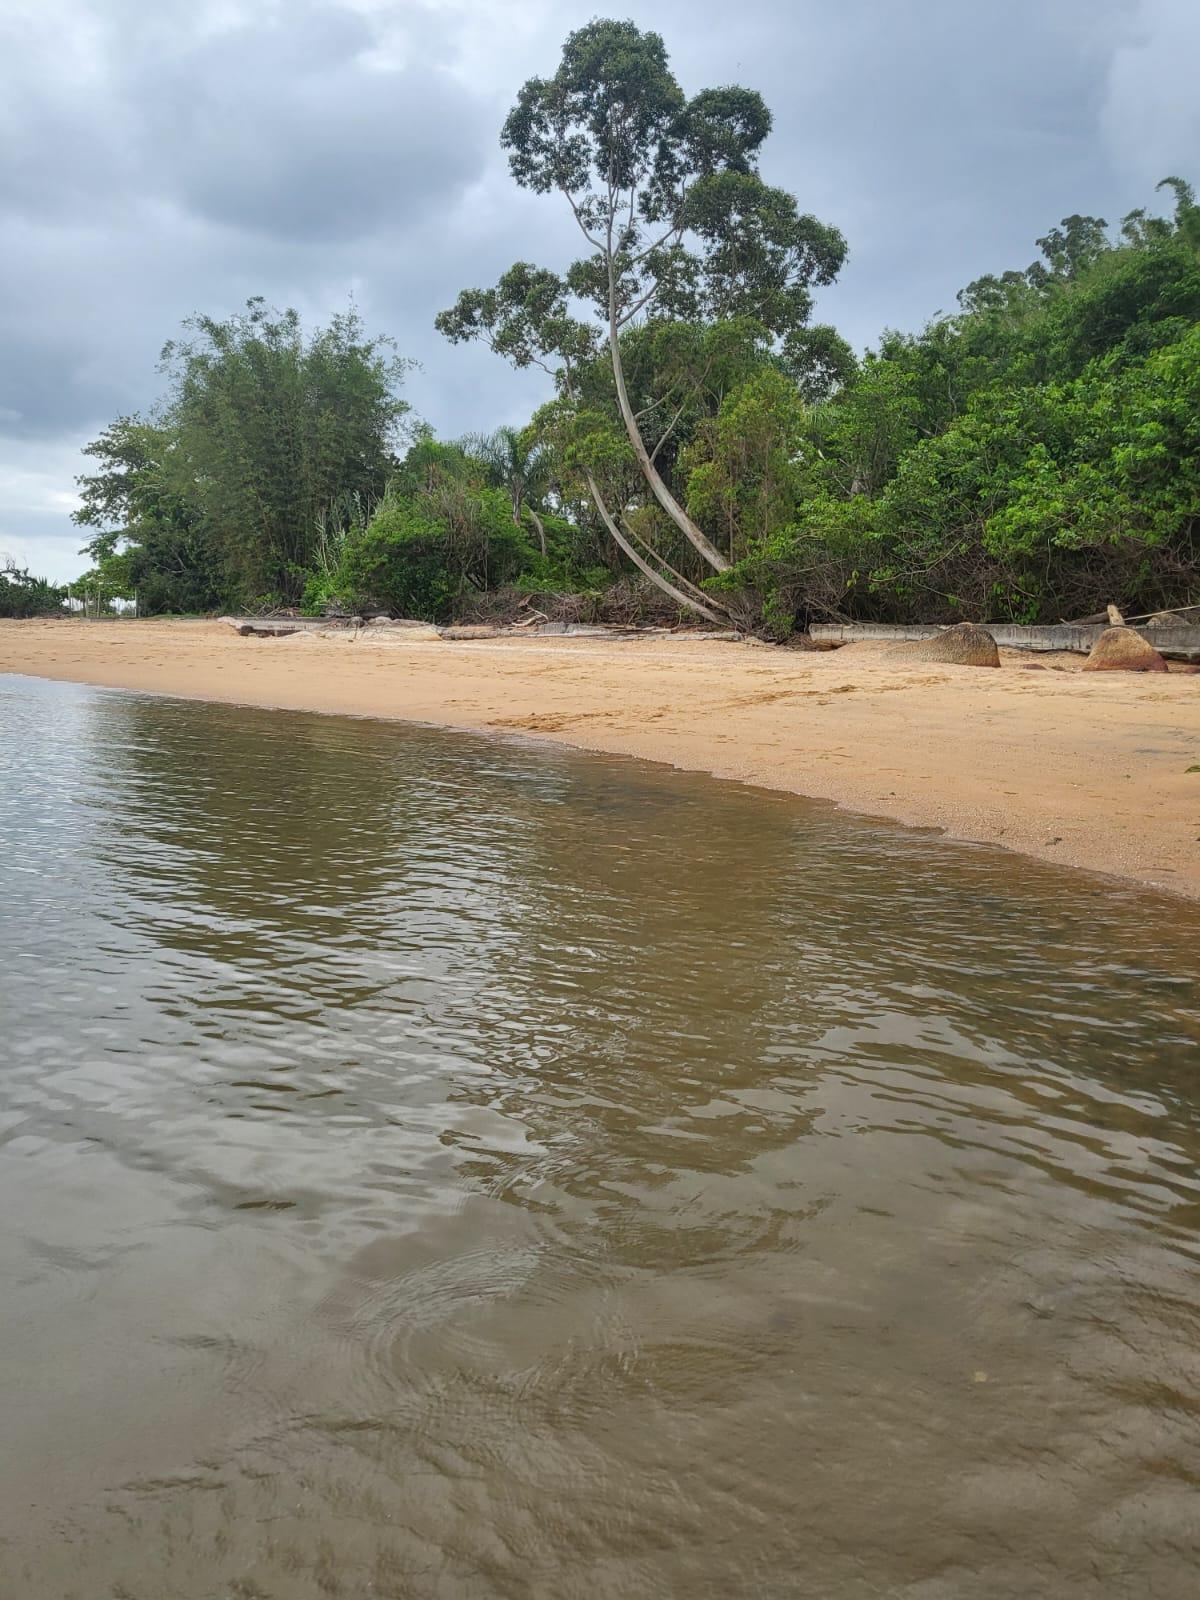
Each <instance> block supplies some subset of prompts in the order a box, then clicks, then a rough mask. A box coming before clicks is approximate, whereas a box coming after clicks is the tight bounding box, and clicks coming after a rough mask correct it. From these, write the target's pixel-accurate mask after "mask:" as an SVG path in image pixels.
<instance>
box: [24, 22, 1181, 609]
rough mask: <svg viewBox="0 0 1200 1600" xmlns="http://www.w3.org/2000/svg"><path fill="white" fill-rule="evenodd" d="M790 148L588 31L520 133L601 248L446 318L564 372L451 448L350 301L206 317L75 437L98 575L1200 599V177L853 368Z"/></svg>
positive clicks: (666, 66) (197, 594) (785, 596)
mask: <svg viewBox="0 0 1200 1600" xmlns="http://www.w3.org/2000/svg"><path fill="white" fill-rule="evenodd" d="M770 128H771V116H770V112H769V110H768V108H767V107H766V106H765V105H764V103H763V101H762V99H761V98H760V97H759V96H758V95H757V94H756V93H754V92H753V91H751V90H745V89H740V88H730V87H722V88H715V89H707V90H701V91H700V92H698V93H696V94H694V95H693V96H691V97H690V98H689V97H688V96H687V95H685V93H684V91H683V90H682V88H681V87H680V85H679V84H678V82H677V81H676V79H675V77H674V75H673V73H672V71H671V68H670V63H669V60H668V57H667V53H666V49H665V46H664V44H663V41H662V40H661V38H659V36H658V35H656V34H654V33H650V32H642V31H639V30H638V29H637V28H636V27H635V26H634V25H633V24H632V23H624V22H611V21H600V22H594V23H591V24H589V25H588V26H587V27H585V28H582V29H580V30H578V31H577V32H576V33H573V34H572V35H571V36H570V37H569V38H568V40H567V41H566V44H565V46H564V49H563V54H562V59H561V62H560V64H559V66H558V68H557V70H556V72H555V74H554V76H552V77H550V78H545V79H539V78H535V79H531V80H530V81H529V82H528V83H526V84H525V86H524V87H523V88H522V89H521V91H520V94H519V96H518V99H517V102H516V104H515V106H514V107H513V110H512V111H511V113H510V115H509V117H508V119H507V121H506V123H505V125H504V129H503V133H502V135H501V140H502V144H503V146H504V148H505V150H506V152H507V154H508V158H509V165H510V169H511V172H512V176H513V179H514V181H515V182H516V183H517V184H518V185H520V186H522V187H524V188H526V189H528V190H530V191H532V192H533V193H534V194H537V195H540V196H542V197H543V203H544V204H545V205H546V206H552V205H557V206H560V207H562V208H564V210H565V211H566V212H567V214H568V215H569V216H573V219H574V223H575V224H576V225H577V230H578V236H579V240H580V252H581V253H580V255H579V257H578V259H576V260H574V261H571V262H565V263H560V264H558V265H557V266H545V265H541V264H536V263H530V262H518V263H516V264H514V265H513V266H512V267H511V268H510V269H509V270H508V271H507V272H506V273H504V275H503V276H502V277H501V278H500V279H499V281H498V282H497V283H496V284H495V285H493V286H490V287H485V288H467V289H464V290H463V292H462V293H461V294H460V295H459V297H458V299H457V300H456V302H455V303H454V304H453V305H452V306H450V307H448V308H447V309H446V310H445V311H443V312H442V313H441V315H440V316H439V317H438V318H437V326H438V328H439V329H440V330H441V332H442V333H443V334H444V335H445V336H446V339H447V341H448V344H449V345H453V344H457V343H461V342H464V341H478V342H480V343H482V344H483V345H485V346H486V347H487V348H489V349H490V350H492V351H493V352H494V353H495V355H496V356H497V358H499V359H502V360H506V361H508V362H510V363H512V364H513V365H515V366H517V367H537V368H540V369H542V370H544V371H545V372H546V374H547V383H548V391H549V392H550V394H551V398H549V399H548V401H547V402H546V404H544V405H543V406H542V407H541V408H540V409H539V410H538V411H537V412H536V413H535V414H534V415H533V416H532V417H530V418H529V419H528V420H527V421H526V422H525V424H524V425H523V426H517V427H512V426H504V427H497V428H496V429H495V431H494V432H492V433H490V434H488V435H477V436H471V437H464V438H457V439H439V438H436V437H434V435H433V434H432V432H431V431H430V430H429V429H428V428H427V427H425V426H424V425H423V424H422V423H421V422H420V420H419V419H418V418H417V417H415V416H414V414H413V413H412V411H411V410H410V408H409V406H408V405H407V404H406V402H405V400H404V397H403V388H404V379H405V374H406V371H407V363H406V362H405V360H404V359H403V357H402V356H401V355H400V354H399V353H398V352H397V351H396V349H395V348H394V346H393V344H392V343H391V341H390V340H389V339H388V338H387V337H386V336H385V335H384V334H378V333H370V332H368V330H367V329H366V328H365V327H364V326H363V323H362V320H361V318H360V317H359V315H358V314H357V313H356V312H355V311H354V310H353V309H350V310H348V311H346V312H345V313H343V314H342V315H340V316H337V317H335V318H334V319H333V320H332V321H331V322H330V323H329V325H328V326H327V327H324V328H318V329H316V330H314V331H306V330H305V329H304V328H303V327H302V326H301V323H300V319H299V317H298V316H297V314H296V313H295V312H293V311H282V312H277V311H275V310H273V309H271V307H270V306H269V305H268V304H267V302H266V301H265V300H261V299H256V300H253V301H251V302H250V303H249V304H248V305H247V306H246V308H245V310H244V311H242V312H241V313H239V314H237V315H235V316H232V317H228V318H225V319H223V320H222V319H214V318H210V317H204V316H199V317H195V318H193V319H191V320H190V321H189V322H188V323H187V324H186V325H185V327H184V329H183V332H182V335H181V336H180V337H179V338H177V339H176V340H174V341H172V342H171V343H170V344H168V345H167V347H166V349H165V350H164V352H163V362H162V373H163V394H162V397H161V400H160V402H159V404H158V405H157V406H156V407H155V408H154V409H153V410H152V411H150V412H148V413H147V414H145V415H134V416H123V417H119V418H117V419H116V420H115V421H114V422H113V423H112V424H111V425H110V426H109V427H108V428H106V429H105V430H104V432H103V433H102V434H101V435H100V437H99V438H98V439H96V440H95V441H94V442H93V443H92V444H90V445H89V446H88V447H87V454H88V456H89V457H90V460H91V467H90V470H89V471H88V472H87V473H86V474H85V475H84V476H83V477H82V478H81V479H80V484H79V489H80V496H81V504H80V509H79V510H78V512H77V513H76V520H77V522H78V523H79V524H80V526H81V527H82V528H83V529H85V530H86V533H87V536H88V538H89V542H88V544H87V546H86V553H87V555H88V556H89V558H90V560H91V562H92V568H91V571H90V572H89V574H88V575H87V580H86V581H87V582H88V583H90V584H91V585H92V586H93V587H94V588H95V589H96V590H97V591H99V592H103V593H105V594H108V595H122V596H131V597H132V596H135V595H136V598H137V601H138V606H139V610H140V612H141V614H143V615H149V614H160V613H171V612H179V613H210V612H215V611H240V612H263V611H269V610H272V609H279V608H291V607H294V608H299V609H301V610H303V611H305V612H307V613H310V614H319V613H321V612H323V611H334V612H362V611H375V612H388V613H391V614H394V615H405V616H411V617H420V618H425V619H429V620H434V621H445V620H449V619H451V618H480V617H487V618H495V619H503V618H504V617H515V616H516V615H518V613H519V612H520V611H521V609H522V608H523V607H528V606H530V605H534V606H536V607H537V608H538V609H540V610H541V611H543V612H545V613H546V614H547V615H549V616H556V617H562V618H572V619H573V618H581V619H588V620H614V621H622V622H635V621H639V620H646V619H651V618H653V619H658V620H663V619H666V620H671V621H686V620H693V621H704V622H706V623H709V624H713V623H715V624H718V625H720V626H724V627H728V626H731V625H732V626H736V627H738V628H742V629H747V630H753V631H755V632H758V633H760V634H761V635H763V636H765V637H768V638H775V639H781V640H782V639H786V638H788V637H789V636H791V635H793V634H796V633H802V632H803V631H804V630H805V628H806V627H807V626H808V625H809V624H810V623H812V622H814V621H821V620H854V619H861V620H873V621H884V622H889V621H892V622H905V621H925V622H942V621H947V622H949V621H957V620H961V619H970V620H974V621H989V620H990V621H1017V622H1039V621H1058V620H1060V619H1070V618H1074V617H1080V616H1083V615H1086V614H1089V613H1094V612H1097V611H1099V610H1102V609H1103V607H1104V606H1105V605H1106V604H1107V603H1109V602H1113V603H1116V604H1118V605H1119V606H1120V607H1121V608H1122V610H1123V611H1125V612H1126V613H1127V614H1130V615H1136V614H1143V613H1148V612H1151V611H1155V610H1158V609H1162V608H1169V607H1175V606H1181V605H1185V604H1188V603H1189V602H1192V603H1195V602H1196V601H1197V600H1198V599H1200V594H1198V592H1197V591H1198V588H1200V584H1198V578H1197V574H1198V556H1200V206H1198V205H1197V202H1196V198H1195V195H1194V192H1193V190H1192V188H1191V187H1190V185H1189V184H1188V183H1187V182H1186V181H1185V180H1183V179H1181V178H1179V177H1167V178H1165V179H1164V180H1163V182H1162V183H1161V184H1160V185H1159V191H1160V193H1159V196H1158V200H1157V202H1156V201H1154V200H1153V199H1150V197H1148V200H1149V205H1148V208H1147V209H1143V210H1137V211H1134V212H1132V213H1130V214H1129V215H1128V216H1126V217H1124V218H1122V219H1120V220H1119V222H1117V223H1115V224H1114V225H1111V226H1110V224H1109V222H1108V221H1107V220H1106V219H1104V218H1101V217H1093V216H1085V215H1068V216H1066V217H1064V218H1063V219H1062V220H1061V222H1059V223H1058V224H1057V225H1056V226H1053V227H1049V228H1048V231H1047V232H1046V234H1045V235H1044V236H1043V237H1042V238H1040V239H1038V240H1036V242H1035V243H1034V244H1032V245H1031V253H1032V252H1033V251H1036V257H1035V259H1034V260H1033V262H1032V264H1030V265H1027V266H1024V267H1011V266H1010V267H1000V268H999V269H998V270H997V271H996V272H995V273H993V274H989V275H987V276H985V277H981V278H979V279H977V280H976V281H975V282H973V283H970V284H968V285H967V286H966V287H964V288H963V289H962V291H961V293H960V294H959V296H958V308H957V310H956V311H954V312H953V313H952V314H949V315H940V316H937V317H936V318H934V319H933V320H932V321H930V322H929V324H928V325H927V326H926V327H925V328H924V329H923V330H922V331H920V332H918V333H902V332H896V331H892V330H885V331H883V332H882V333H881V335H880V337H879V340H878V342H877V344H876V346H875V348H874V349H872V350H871V351H869V352H868V353H866V354H865V355H862V356H857V355H856V354H855V353H854V352H853V351H852V350H851V349H850V348H849V346H848V345H847V344H846V342H845V341H844V340H843V339H842V338H841V337H840V336H839V335H838V333H837V332H836V330H835V329H834V328H832V327H830V326H827V325H823V324H818V323H815V322H814V321H813V315H812V314H813V306H814V295H815V292H816V291H817V290H820V289H827V288H828V287H829V286H830V285H832V284H834V283H835V281H836V279H837V276H838V273H839V270H840V269H841V267H842V265H843V262H844V260H845V256H846V251H847V243H846V241H845V240H844V239H843V238H842V236H841V234H840V233H839V232H838V230H837V229H836V228H834V227H832V226H830V225H828V224H826V223H823V222H821V221H819V220H818V219H817V218H815V217H813V216H811V215H808V214H806V213H803V212H802V211H801V210H800V208H799V205H798V203H797V200H796V198H795V197H794V196H793V195H792V194H790V193H789V192H787V191H786V190H783V189H780V188H777V187H773V186H772V185H770V184H769V183H768V182H767V181H766V180H765V179H764V178H763V176H762V174H761V171H760V166H759V161H760V155H761V152H762V149H763V146H764V144H765V143H766V141H767V139H768V136H769V133H770ZM446 358H447V359H448V360H450V359H453V358H454V357H453V351H452V350H451V349H449V348H447V351H446ZM18 579H20V581H18ZM35 583H36V580H34V579H31V578H30V577H29V575H28V574H10V575H9V581H8V582H7V584H3V583H0V611H2V610H3V609H4V608H5V607H6V606H7V607H10V608H13V607H17V606H18V605H24V607H25V609H26V610H29V609H37V608H38V606H37V603H35V602H34V601H31V599H30V597H29V595H30V585H33V584H35ZM47 593H53V591H51V590H47ZM37 594H38V599H39V600H40V601H41V602H42V603H43V608H44V603H45V598H46V597H45V594H43V593H42V591H38V592H37ZM56 603H57V602H56Z"/></svg>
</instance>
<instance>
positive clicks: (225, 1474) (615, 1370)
mask: <svg viewBox="0 0 1200 1600" xmlns="http://www.w3.org/2000/svg"><path fill="white" fill-rule="evenodd" d="M0 739H2V741H3V765H2V769H0V841H2V846H3V855H2V857H0V860H2V861H3V871H4V896H3V921H2V925H0V971H2V972H3V1031H2V1035H0V1044H2V1055H3V1062H2V1066H0V1141H2V1142H0V1217H2V1218H3V1229H2V1231H0V1382H2V1385H3V1407H2V1418H3V1448H2V1451H0V1579H2V1581H0V1594H3V1595H4V1596H5V1597H7V1596H10V1595H11V1596H13V1597H14V1600H17V1597H19V1600H64V1597H77V1600H95V1597H98V1596H105V1597H107V1596H113V1597H118V1600H210V1597H221V1600H224V1597H239V1600H258V1597H267V1596H269V1597H273V1600H310V1597H311V1600H328V1597H330V1596H334V1597H336V1596H344V1597H359V1596H384V1597H392V1596H405V1597H408V1596H416V1597H426V1596H431V1597H442V1596H449V1597H456V1600H457V1597H476V1596H478V1597H492V1596H501V1597H509V1596H511V1597H514V1600H522V1597H526V1596H533V1597H538V1600H542V1597H544V1600H571V1597H576V1596H578V1597H586V1600H607V1597H610V1596H612V1597H617V1596H619V1597H636V1600H641V1597H647V1596H670V1597H676V1596H679V1597H686V1600H691V1597H696V1596H700V1597H708V1596H712V1597H714V1600H715V1597H732V1596H737V1597H742V1596H745V1597H751V1596H753V1597H775V1596H803V1597H813V1600H859V1597H863V1600H865V1597H869V1596H870V1597H874V1596H888V1597H893V1596H905V1597H912V1600H963V1597H988V1600H992V1597H1000V1596H1004V1597H1008V1596H1012V1597H1014V1600H1015V1597H1021V1600H1029V1597H1032V1596H1053V1597H1055V1600H1063V1597H1068V1600H1074V1597H1082V1596H1089V1597H1090V1596H1097V1597H1099V1596H1103V1597H1110V1596H1126V1595H1128V1596H1131V1597H1132V1596H1137V1597H1139V1600H1141V1597H1152V1596H1169V1597H1172V1600H1173V1597H1175V1596H1179V1597H1183V1596H1188V1597H1190V1596H1192V1595H1194V1594H1195V1592H1196V1584H1197V1578H1196V1565H1195V1563H1196V1562H1197V1560H1198V1559H1200V1493H1198V1490H1200V1302H1198V1290H1200V1181H1198V1177H1200V1175H1198V1170H1197V1161H1198V1156H1200V1112H1198V1107H1200V1084H1198V1082H1197V1077H1198V1069H1200V984H1198V981H1197V979H1198V971H1197V969H1198V962H1200V956H1198V951H1200V939H1198V935H1200V912H1198V911H1197V909H1196V908H1194V907H1190V906H1187V905H1183V904H1175V903H1172V902H1170V901H1167V900H1160V899H1156V898H1155V897H1153V896H1151V895H1146V894H1141V893H1138V892H1135V891H1133V890H1126V889H1122V888H1119V887H1113V886H1111V885H1109V884H1106V883H1103V882H1101V881H1099V880H1094V879H1090V878H1088V877H1085V876H1082V875H1079V876H1076V875H1071V874H1067V873H1065V872H1056V871H1054V870H1052V869H1048V868H1043V867H1038V866H1034V865H1030V864H1028V863H1022V862H1020V861H1018V860H1017V859H1015V858H1009V857H1005V856H1000V855H997V854H993V853H991V852H986V851H982V850H971V849H967V848H956V847H952V846H948V845H946V844H944V843H942V842H939V841H937V840H934V839H930V838H927V837H923V836H921V835H918V834H912V833H905V832H903V831H901V830H899V829H895V828H892V827H890V826H886V825H883V824H876V823H874V822H871V821H864V820H861V819H857V820H856V819H853V818H848V817H843V816H840V815H837V814H835V813H833V812H831V811H829V810H827V809H826V808H823V807H817V806H807V805H804V804H802V803H800V802H797V801H793V800H791V799H788V798H786V797H782V796H777V795H770V794H761V793H752V792H749V791H746V790H742V789H739V788H737V787H734V786H731V785H720V784H717V783H715V782H711V781H709V780H706V779H703V778H689V777H683V776H680V775H677V774H674V773H668V772H665V771H659V770H657V769H654V768H648V767H643V766H640V765H637V764H635V763H633V762H625V761H619V760H610V759H605V758H597V757H588V756H581V755H576V754H572V753H569V752H564V751H561V750H546V749H528V748H523V747H520V746H516V745H505V744H500V743H496V742H491V741H485V740H478V739H471V738H467V737H463V736H457V735H450V734H444V733H438V732H433V731H427V730H423V729H412V728H405V727H398V726H383V725H379V724H371V723H365V722H352V721H343V720H335V719H328V718H324V719H323V718H315V717H303V716H296V715H272V714H268V713H263V712H251V711H242V710H235V709H229V708H218V707H210V706H199V705H189V704H183V703H173V702H165V701H155V700H152V699H145V698H139V697H134V696H126V695H120V694H110V693H104V692H102V691H96V690H91V689H86V688H79V687H75V686H69V685H61V684H50V683H41V682H37V681H35V680H31V679H16V678H7V679H3V678H0Z"/></svg>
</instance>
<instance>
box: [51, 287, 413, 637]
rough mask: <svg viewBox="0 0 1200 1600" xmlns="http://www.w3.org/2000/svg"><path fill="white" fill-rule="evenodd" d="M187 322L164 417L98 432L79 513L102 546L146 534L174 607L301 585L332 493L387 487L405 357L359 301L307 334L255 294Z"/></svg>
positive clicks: (148, 579)
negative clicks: (370, 328)
mask: <svg viewBox="0 0 1200 1600" xmlns="http://www.w3.org/2000/svg"><path fill="white" fill-rule="evenodd" d="M185 328H186V336H185V337H184V338H183V339H182V340H179V341H173V342H172V343H170V344H168V345H167V346H166V347H165V349H164V351H163V363H162V366H163V370H164V372H165V373H166V375H167V378H168V383H169V388H168V392H167V394H166V396H165V397H164V400H163V402H162V404H161V405H160V407H159V408H158V411H157V412H156V414H155V415H154V417H153V418H152V419H150V420H146V419H143V418H139V417H124V418H119V419H118V420H117V421H116V422H114V423H113V424H112V425H111V426H110V427H109V428H107V429H106V430H105V431H104V433H103V434H102V435H101V436H100V438H99V439H97V440H96V441H95V442H94V443H93V444H91V445H89V446H88V450H87V453H88V454H89V455H91V456H93V457H94V458H95V459H96V461H97V463H98V469H97V470H96V471H95V472H93V473H90V474H88V475H86V476H84V477H82V478H81V479H80V487H81V492H82V502H83V503H82V506H81V508H80V510H79V511H78V512H77V513H76V521H77V522H79V523H80V524H81V525H83V526H86V527H94V528H97V529H99V530H100V531H99V533H98V535H97V537H96V538H95V539H94V540H93V543H92V546H91V547H90V548H91V551H92V554H93V555H96V556H97V557H98V558H99V559H103V558H105V557H106V556H110V555H112V554H113V553H114V552H115V551H116V550H117V549H118V548H120V547H121V546H122V545H124V546H137V547H138V550H139V551H140V554H139V555H137V557H136V559H135V560H134V561H133V562H132V563H131V566H132V568H133V569H135V570H140V571H141V573H142V577H143V582H144V583H148V584H149V585H150V587H151V588H152V589H153V591H154V593H155V594H156V595H159V596H160V598H161V604H162V605H163V608H164V609H165V608H177V607H185V608H188V609H191V608H192V607H193V606H195V605H197V604H203V605H209V604H231V603H255V602H261V601H265V600H270V599H281V600H287V601H291V600H295V599H298V598H299V596H300V594H301V593H302V592H303V589H304V586H305V582H306V580H307V576H308V573H309V571H310V569H311V568H312V567H313V566H314V565H315V564H316V563H315V555H316V546H317V542H318V540H319V537H320V529H321V526H322V523H323V520H324V519H326V517H327V516H328V513H329V510H330V508H331V507H333V506H335V505H336V504H337V503H338V502H339V501H340V500H342V499H344V498H345V496H347V495H358V496H361V497H362V498H363V499H364V500H366V501H369V502H373V501H375V500H378V498H379V497H380V496H381V495H382V493H383V490H384V488H385V486H386V483H387V479H388V475H389V473H390V472H391V470H392V468H393V466H394V463H395V446H396V442H397V430H398V424H399V423H400V420H401V418H402V417H403V416H404V414H405V412H406V411H407V409H408V408H407V406H406V404H405V402H404V401H403V400H402V399H401V398H400V396H399V392H398V391H399V385H400V381H401V379H402V377H403V373H404V370H405V366H406V363H405V362H403V361H401V360H400V359H399V358H398V357H397V356H396V355H395V353H394V351H393V349H392V346H391V343H390V341H388V340H386V339H379V338H369V337H368V336H367V335H366V333H365V331H364V329H363V326H362V323H361V321H360V319H359V317H358V315H357V313H356V312H355V311H353V310H350V311H348V312H344V313H341V314H340V315H338V316H335V317H334V318H333V319H332V321H331V322H330V323H329V325H328V326H327V327H325V328H321V329H318V330H316V332H314V333H313V334H312V335H311V336H306V335H305V333H304V330H303V329H302V327H301V324H300V319H299V316H298V315H297V313H296V312H295V311H290V310H289V311H284V312H274V311H271V310H270V309H269V308H268V307H267V306H266V304H265V303H264V302H263V301H262V300H261V299H253V300H250V301H249V302H248V303H247V307H246V310H245V311H244V312H242V313H240V314H239V315H237V316H233V317H229V318H227V319H225V320H224V321H218V320H216V319H214V318H212V317H195V318H192V319H191V321H190V322H188V323H187V324H185Z"/></svg>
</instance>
